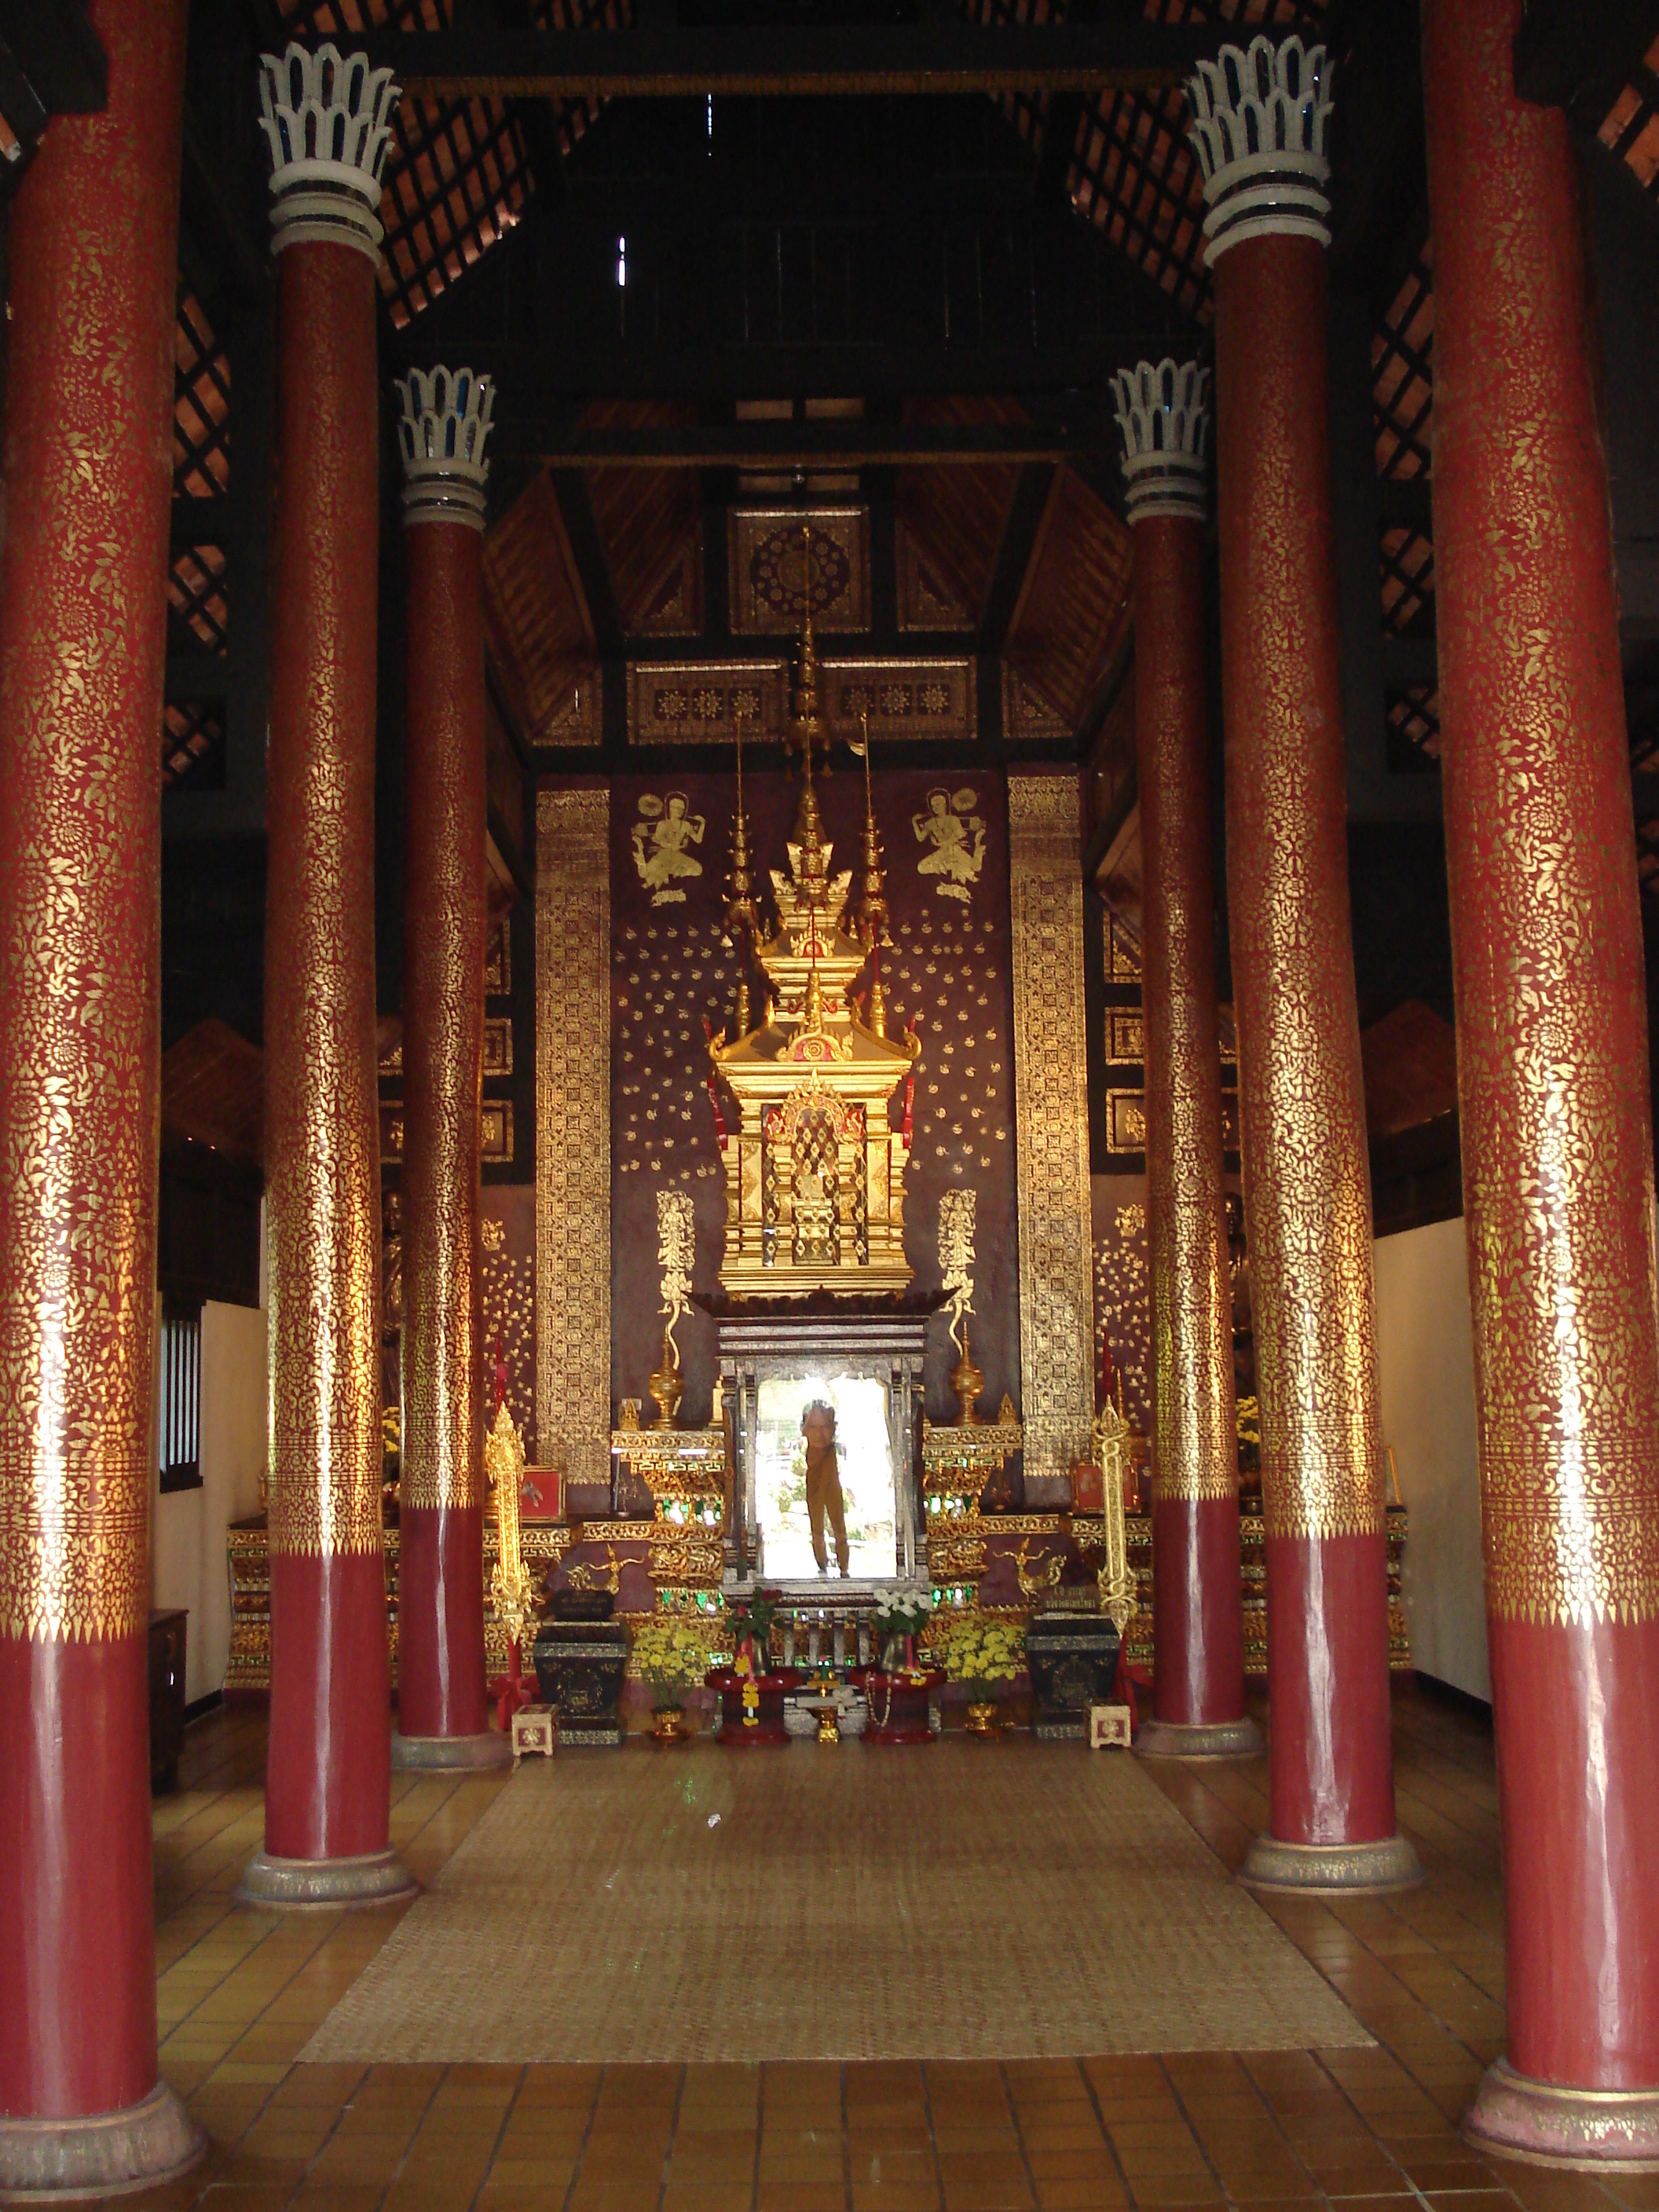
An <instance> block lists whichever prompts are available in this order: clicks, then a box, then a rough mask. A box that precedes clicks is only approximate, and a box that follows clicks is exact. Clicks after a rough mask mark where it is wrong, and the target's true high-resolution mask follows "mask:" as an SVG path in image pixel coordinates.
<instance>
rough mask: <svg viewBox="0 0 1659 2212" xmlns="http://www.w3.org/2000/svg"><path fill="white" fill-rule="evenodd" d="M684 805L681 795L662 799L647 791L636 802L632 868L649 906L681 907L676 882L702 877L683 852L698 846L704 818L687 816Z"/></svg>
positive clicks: (673, 793)
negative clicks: (638, 815) (637, 812)
mask: <svg viewBox="0 0 1659 2212" xmlns="http://www.w3.org/2000/svg"><path fill="white" fill-rule="evenodd" d="M688 804H689V802H688V801H687V799H686V796H685V793H684V792H683V791H671V792H670V793H669V794H668V796H667V798H666V799H659V798H658V797H657V795H656V793H654V792H651V791H647V792H646V793H644V794H643V795H642V796H641V799H640V812H641V816H642V817H644V818H643V820H641V821H639V822H636V823H635V824H634V827H633V838H634V866H635V870H636V871H637V872H638V875H639V878H640V881H641V883H642V884H644V885H645V887H646V889H647V890H648V891H649V892H650V894H651V903H652V905H653V906H673V905H679V906H684V903H685V893H684V890H682V889H681V886H680V881H679V880H678V879H681V878H685V877H688V876H700V875H701V874H702V861H701V860H694V859H693V858H692V856H691V854H690V852H689V851H688V850H687V848H688V847H689V846H691V845H701V844H702V839H703V832H704V830H705V829H707V828H708V821H707V818H706V817H704V816H702V815H701V814H692V813H689V812H688V811H687V807H688Z"/></svg>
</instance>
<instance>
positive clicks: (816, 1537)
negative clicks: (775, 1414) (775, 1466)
mask: <svg viewBox="0 0 1659 2212" xmlns="http://www.w3.org/2000/svg"><path fill="white" fill-rule="evenodd" d="M800 1432H801V1434H802V1436H804V1437H805V1439H806V1517H807V1519H808V1521H809V1522H811V1529H812V1557H813V1558H814V1559H816V1560H817V1563H818V1572H819V1573H820V1574H821V1575H827V1574H828V1573H829V1553H828V1551H827V1549H826V1548H825V1546H824V1541H823V1518H824V1516H825V1514H826V1513H827V1514H828V1515H829V1526H830V1527H831V1528H833V1529H834V1531H835V1534H836V1565H837V1566H838V1567H839V1568H840V1569H841V1571H842V1574H843V1575H844V1574H845V1573H846V1572H847V1559H848V1552H847V1508H846V1506H845V1504H843V1503H842V1494H841V1447H840V1445H839V1444H838V1443H836V1409H835V1407H833V1406H826V1405H825V1404H824V1402H823V1399H822V1398H814V1399H813V1401H812V1402H811V1405H810V1406H809V1407H807V1408H806V1411H805V1413H803V1414H802V1415H801V1417H800Z"/></svg>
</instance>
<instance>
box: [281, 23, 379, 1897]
mask: <svg viewBox="0 0 1659 2212" xmlns="http://www.w3.org/2000/svg"><path fill="white" fill-rule="evenodd" d="M390 76H391V72H390V71H389V70H382V71H380V72H376V73H372V74H371V73H370V72H369V71H368V69H367V67H366V65H365V64H364V63H363V62H362V58H361V57H353V58H349V59H348V60H346V61H344V62H343V61H342V60H341V59H340V58H339V56H338V55H337V54H336V53H335V52H334V51H333V49H332V48H331V47H328V46H325V47H323V48H322V49H320V51H319V52H318V53H317V54H316V55H315V56H314V57H313V56H311V55H307V53H305V52H304V51H303V50H302V49H301V48H300V47H298V46H290V47H289V50H288V52H287V54H286V55H285V56H284V57H283V58H282V60H280V61H278V60H276V59H275V58H272V57H270V56H267V57H266V59H265V63H264V69H263V70H262V73H261V86H260V92H261V101H262V105H263V106H264V112H265V117H266V122H265V130H266V133H267V137H269V138H270V141H271V152H272V171H273V173H272V179H271V189H272V193H273V197H274V201H275V205H274V209H273V220H274V222H275V224H276V232H275V237H274V240H273V246H274V250H275V251H276V254H277V315H278V322H277V362H276V376H277V393H276V406H277V423H276V436H277V452H278V462H279V471H278V486H277V501H276V535H275V543H274V546H273V557H272V562H271V574H272V580H273V588H272V596H271V622H270V651H271V683H270V757H269V763H268V769H267V792H268V798H267V809H266V825H267V838H268V858H267V871H268V872H267V879H266V895H265V896H266V905H265V1120H264V1145H265V1200H266V1220H267V1240H268V1251H269V1255H270V1457H271V1464H270V1622H271V1682H270V1748H269V1751H268V1753H267V1755H266V1765H265V1848H264V1850H263V1851H261V1852H260V1853H259V1854H258V1857H256V1858H254V1860H253V1861H252V1863H251V1864H250V1865H249V1867H248V1869H247V1871H246V1874H245V1875H243V1878H242V1887H241V1891H240V1894H241V1895H242V1896H243V1897H244V1898H246V1899H251V1900H253V1901H255V1902H258V1903H261V1904H276V1905H287V1904H294V1905H311V1904H319V1903H329V1904H336V1903H344V1904H352V1903H358V1902H369V1901H379V1900H380V1899H385V1898H386V1897H395V1896H404V1895H407V1894H409V1893H410V1892H411V1891H412V1888H413V1887H414V1885H413V1884H412V1883H411V1882H410V1878H409V1875H408V1874H407V1873H406V1872H405V1871H404V1867H403V1865H402V1863H401V1862H400V1861H399V1859H398V1857H397V1855H396V1853H395V1852H393V1851H392V1850H391V1849H390V1848H389V1845H388V1842H387V1834H388V1823H389V1814H390V1771H389V1770H390V1759H391V1723H390V1705H391V1687H390V1680H389V1668H388V1664H387V1653H386V1565H385V1559H384V1556H383V1553H382V1547H381V1537H380V1356H379V1351H380V1328H379V1319H378V1312H377V1308H378V1302H379V1291H380V1285H379V1273H380V1141H379V1126H378V1120H379V1107H378V1101H377V1097H376V1089H375V1054H374V647H375V614H376V599H377V589H376V586H377V567H378V559H379V546H378V536H377V532H378V520H379V518H378V509H377V492H376V464H377V457H378V427H379V418H378V411H377V398H378V395H377V392H376V384H375V359H374V355H375V344H374V313H375V285H374V270H375V254H376V251H377V246H378V240H379V237H380V225H379V223H378V222H376V220H375V218H374V208H375V207H376V206H378V205H379V202H380V188H379V185H378V181H377V179H378V173H379V167H380V158H381V155H382V154H383V151H384V145H385V131H384V118H385V115H386V111H387V110H388V109H389V107H390V105H391V102H392V98H393V96H394V88H393V87H392V84H391V82H390ZM302 100H305V101H309V102H312V103H315V104H316V105H317V106H319V107H320V109H321V110H322V112H323V117H324V125H325V129H324V131H323V133H322V135H321V137H320V142H319V143H324V144H326V145H334V144H335V143H336V142H335V139H334V136H333V130H332V126H333V125H334V123H335V121H336V118H339V119H340V120H341V121H342V122H343V141H342V149H343V155H344V158H343V159H330V160H328V161H321V162H319V161H316V160H314V159H313V160H309V161H306V162H305V165H304V166H305V167H306V169H307V171H308V172H313V174H308V175H307V178H306V179H304V181H303V182H302V183H300V184H295V181H294V177H293V171H294V168H295V165H296V161H297V158H298V157H299V155H301V154H302V153H303V151H304V149H303V148H302V146H301V142H300V137H299V131H300V125H299V121H298V111H299V110H300V108H301V103H302ZM316 172H320V175H319V174H316Z"/></svg>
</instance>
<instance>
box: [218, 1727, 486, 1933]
mask: <svg viewBox="0 0 1659 2212" xmlns="http://www.w3.org/2000/svg"><path fill="white" fill-rule="evenodd" d="M509 1756H510V1754H509ZM420 1893H421V1885H420V1884H419V1882H418V1881H416V1879H415V1877H414V1875H412V1874H410V1871H409V1869H408V1868H407V1867H406V1866H405V1865H404V1863H403V1861H402V1860H401V1859H400V1858H399V1857H398V1854H397V1852H396V1851H394V1850H384V1851H369V1852H368V1853H367V1854H365V1856H364V1857H362V1858H353V1859H279V1858H273V1857H272V1856H271V1854H270V1852H269V1851H256V1852H255V1853H254V1855H253V1857H252V1858H251V1859H250V1860H249V1861H248V1863H247V1867H246V1870H245V1872H244V1873H243V1875H242V1879H241V1880H240V1881H239V1882H238V1883H237V1885H236V1892H235V1902H236V1903H237V1904H238V1905H270V1906H275V1907H276V1908H278V1909H280V1910H282V1911H295V1910H299V1911H307V1910H313V1911H314V1910H320V1909H321V1908H322V1907H324V1906H334V1907H338V1906H340V1905H401V1904H402V1903H403V1902H404V1899H405V1898H410V1897H418V1896H419V1895H420Z"/></svg>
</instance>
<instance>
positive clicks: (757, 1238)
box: [708, 617, 921, 1297]
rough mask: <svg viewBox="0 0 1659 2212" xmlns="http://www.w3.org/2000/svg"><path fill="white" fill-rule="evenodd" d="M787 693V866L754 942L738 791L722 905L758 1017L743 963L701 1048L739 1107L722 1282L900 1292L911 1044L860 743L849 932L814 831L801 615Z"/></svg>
mask: <svg viewBox="0 0 1659 2212" xmlns="http://www.w3.org/2000/svg"><path fill="white" fill-rule="evenodd" d="M790 703H791V725H790V742H791V743H792V744H793V745H794V746H796V747H798V748H799V753H800V759H801V795H800V805H799V811H798V813H797V816H796V820H795V834H794V836H793V837H792V838H791V839H789V841H788V845H787V850H788V855H789V867H788V872H787V874H786V873H785V872H783V871H782V870H781V869H778V868H774V869H772V870H771V871H770V876H771V883H772V893H773V897H774V900H775V904H776V907H777V915H778V921H777V927H776V928H775V931H774V932H773V933H772V934H771V935H770V936H769V937H766V938H764V939H763V937H762V935H761V921H760V915H759V910H758V908H757V906H756V904H755V902H754V899H753V896H752V892H751V885H750V876H749V872H748V831H747V826H746V824H745V823H744V816H743V811H742V802H741V798H739V801H738V817H737V823H736V829H735V836H734V844H733V852H732V874H731V878H730V883H729V893H728V902H727V908H726V924H727V928H728V931H729V932H731V933H732V934H733V935H735V937H736V938H737V940H738V945H739V948H740V952H739V957H740V958H742V957H743V948H745V947H752V951H753V954H754V957H755V958H756V960H757V961H758V963H759V964H760V967H761V969H762V970H763V973H764V975H765V977H766V982H767V992H766V999H765V1003H764V1010H763V1019H762V1021H761V1023H760V1024H759V1025H758V1027H757V1028H754V1029H746V1023H747V1018H748V1004H749V987H748V981H747V973H746V966H745V972H744V981H743V982H742V983H741V984H740V985H739V988H738V1030H739V1032H740V1033H739V1034H738V1036H735V1037H733V1038H732V1039H731V1040H730V1041H729V1042H728V1040H727V1039H726V1036H725V1035H724V1034H723V1033H722V1034H721V1035H720V1036H715V1037H714V1038H712V1039H711V1040H710V1042H709V1048H708V1050H709V1057H710V1059H711V1060H712V1061H713V1064H714V1072H715V1074H716V1076H717V1077H718V1079H719V1080H720V1082H721V1083H723V1084H724V1085H725V1086H726V1089H727V1091H730V1093H731V1095H732V1097H733V1098H734V1099H735V1100H736V1102H737V1106H738V1128H737V1131H736V1133H735V1134H734V1135H733V1137H732V1139H730V1140H729V1141H728V1142H727V1143H726V1147H725V1168H726V1255H725V1260H724V1262H723V1264H722V1266H721V1267H720V1287H721V1288H722V1289H723V1290H724V1291H726V1293H727V1294H728V1295H729V1296H731V1297H752V1296H767V1297H779V1296H782V1297H804V1296H805V1295H806V1294H808V1293H809V1292H811V1291H825V1290H834V1291H858V1292H860V1293H883V1292H886V1293H895V1292H900V1291H903V1290H904V1289H905V1287H906V1285H908V1283H909V1281H910V1279H911V1275H912V1273H913V1272H914V1271H913V1270H912V1268H911V1267H910V1265H909V1263H908V1261H907V1260H906V1259H905V1256H904V1170H905V1165H906V1162H907V1159H908V1138H907V1137H906V1135H905V1133H903V1132H902V1130H898V1131H896V1130H894V1129H893V1128H892V1127H890V1120H889V1103H890V1100H891V1098H892V1096H893V1093H894V1091H895V1090H896V1088H897V1086H898V1085H899V1084H900V1083H901V1082H902V1081H903V1080H904V1079H905V1078H906V1077H907V1076H908V1074H909V1073H910V1071H911V1069H912V1067H913V1066H914V1065H915V1060H916V1058H917V1056H918V1054H920V1051H921V1046H920V1044H919V1043H918V1042H917V1040H916V1038H915V1036H914V1035H913V1034H910V1033H908V1032H907V1034H906V1035H905V1036H904V1037H903V1038H902V1040H901V1041H899V1042H895V1041H894V1040H892V1039H891V1038H890V1037H889V1036H887V1035H886V1021H885V1014H884V1007H883V1001H882V990H881V980H880V967H879V963H880V957H881V947H882V946H883V945H884V944H887V943H890V939H889V937H888V934H887V923H886V912H887V909H886V905H885V902H884V898H883V896H882V881H881V862H880V855H879V850H878V844H877V840H876V830H875V820H874V816H873V813H872V810H871V807H870V804H869V799H868V780H867V770H868V764H869V747H868V743H867V740H866V744H865V745H864V756H865V763H866V810H865V812H866V820H865V852H864V858H863V884H862V888H861V890H860V896H859V898H858V900H857V902H855V906H854V927H855V929H856V931H857V933H856V934H851V933H848V929H847V928H846V927H845V922H846V919H847V910H848V898H849V895H850V891H851V886H852V881H853V872H852V870H851V869H850V868H849V869H843V870H842V872H841V873H840V874H839V875H834V876H832V875H831V874H830V873H829V866H830V861H831V859H832V857H833V852H834V848H833V847H832V846H831V845H830V844H829V843H828V842H826V841H825V838H824V836H823V820H822V817H821V816H820V814H819V811H818V802H817V793H816V791H815V789H814V787H813V781H812V754H813V748H814V746H815V745H819V744H822V745H823V746H825V747H827V746H828V744H829V726H828V725H827V724H826V723H825V721H824V720H823V717H822V715H821V714H820V713H819V709H818V695H817V659H816V655H815V652H814V647H813V642H812V626H811V618H810V617H809V618H808V620H807V623H806V626H805V630H804V632H803V635H802V637H801V641H800V649H799V658H798V660H797V665H796V671H795V683H794V687H793V693H792V696H791V702H790ZM866 963H870V965H871V969H872V981H871V983H870V987H869V989H868V992H867V993H866V996H865V998H864V1000H863V1001H862V1005H861V1007H860V1009H859V1010H857V1011H855V1007H854V1000H853V986H854V982H855V981H856V980H857V978H858V976H859V975H860V971H861V970H862V969H864V967H865V966H866Z"/></svg>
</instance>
